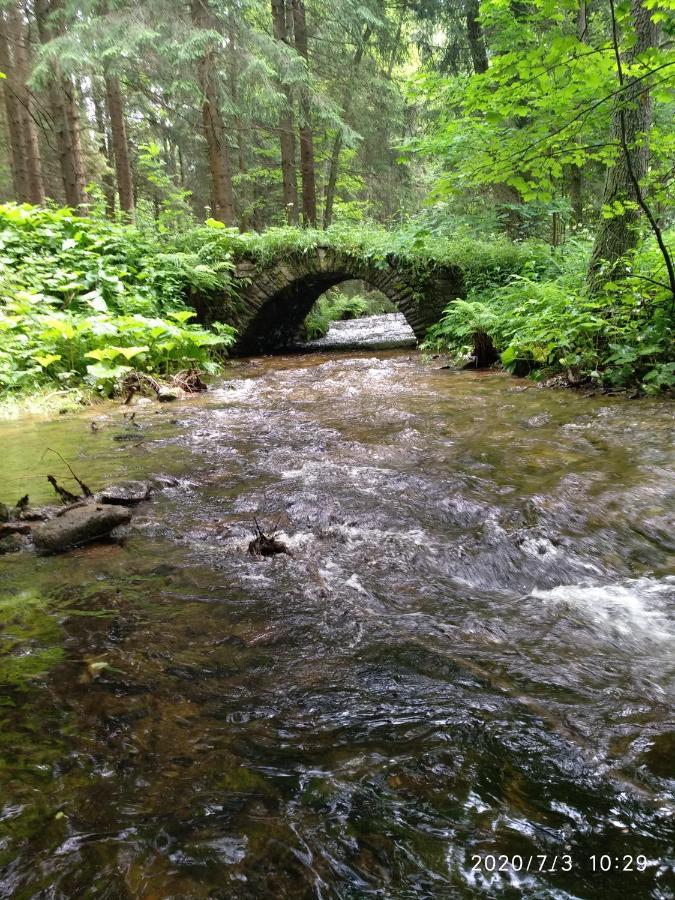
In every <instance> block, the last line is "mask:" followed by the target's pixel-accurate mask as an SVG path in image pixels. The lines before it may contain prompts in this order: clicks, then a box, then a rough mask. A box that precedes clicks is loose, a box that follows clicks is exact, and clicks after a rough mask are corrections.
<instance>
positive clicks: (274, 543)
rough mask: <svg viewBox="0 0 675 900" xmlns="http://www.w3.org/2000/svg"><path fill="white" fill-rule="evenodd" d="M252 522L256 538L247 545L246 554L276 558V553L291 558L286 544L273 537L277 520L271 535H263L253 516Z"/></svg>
mask: <svg viewBox="0 0 675 900" xmlns="http://www.w3.org/2000/svg"><path fill="white" fill-rule="evenodd" d="M279 519H281V516H280V517H279ZM253 521H254V522H255V530H256V537H255V538H254V539H253V540H252V541H251V542H250V544H249V545H248V552H249V553H250V554H251V556H276V554H278V553H285V554H286V555H287V556H293V554H292V553H291V551H290V550H289V549H288V547H287V546H286V544H284V543H283V541H279V540H277V539H276V538H275V537H274V533H275V532H276V530H277V526H278V524H279V520H277V524H276V525H275V526H274V529H273V531H272V534H270V535H267V534H265V532H264V531H263V530H262V528H261V527H260V525H259V524H258V520H257V519H256V518H255V516H254V517H253Z"/></svg>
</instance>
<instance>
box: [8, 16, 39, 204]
mask: <svg viewBox="0 0 675 900" xmlns="http://www.w3.org/2000/svg"><path fill="white" fill-rule="evenodd" d="M8 16H9V26H10V35H11V40H12V44H13V47H14V63H15V69H16V76H17V100H18V103H19V115H20V118H21V123H22V132H23V145H24V149H25V153H26V178H27V190H28V196H27V199H28V200H29V201H30V202H31V203H35V204H40V203H44V199H45V188H44V180H43V177H42V158H41V155H40V142H39V139H38V130H37V125H36V124H35V103H34V98H33V95H32V93H31V91H30V90H29V89H28V86H27V82H28V77H29V75H30V58H29V52H28V48H29V35H28V29H27V27H26V22H25V20H24V15H23V10H22V9H21V6H20V4H19V3H14V4H12V6H11V7H10V8H9V11H8Z"/></svg>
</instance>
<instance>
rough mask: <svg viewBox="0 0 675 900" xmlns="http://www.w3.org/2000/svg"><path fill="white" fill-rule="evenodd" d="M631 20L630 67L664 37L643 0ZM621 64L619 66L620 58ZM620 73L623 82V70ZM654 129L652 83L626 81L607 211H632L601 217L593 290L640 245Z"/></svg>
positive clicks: (615, 126)
mask: <svg viewBox="0 0 675 900" xmlns="http://www.w3.org/2000/svg"><path fill="white" fill-rule="evenodd" d="M631 18H632V20H633V28H634V31H635V43H634V44H633V46H632V47H631V48H630V50H628V51H627V52H626V53H625V55H624V61H625V62H626V63H628V64H630V63H631V62H632V61H633V60H634V59H635V58H636V57H637V56H639V55H640V54H642V53H645V52H646V51H647V50H649V49H650V48H651V47H656V46H657V43H658V35H659V27H658V25H656V24H655V23H654V22H653V21H652V18H651V15H650V12H649V10H648V9H647V8H646V6H645V4H644V0H631ZM617 46H618V45H617ZM617 61H618V63H619V64H620V58H618V60H617ZM618 74H619V79H620V80H622V75H621V72H620V71H619V73H618ZM651 127H652V100H651V96H650V91H649V83H648V81H647V80H645V79H642V80H641V81H636V80H635V78H632V79H631V78H629V79H626V81H625V87H624V89H623V90H622V91H621V93H620V94H619V95H618V96H617V100H616V102H615V107H614V112H613V115H612V138H613V139H614V140H616V142H617V144H618V145H619V146H620V148H621V149H620V151H619V153H618V155H617V157H616V159H615V161H614V163H613V164H612V165H611V166H610V168H609V169H608V170H607V175H606V179H605V188H604V192H603V197H602V203H603V206H608V207H611V206H612V205H613V204H614V203H620V204H627V207H626V206H624V211H623V212H622V213H621V214H620V215H613V216H612V218H609V219H602V221H601V223H600V227H599V229H598V232H597V234H596V238H595V245H594V247H593V253H592V255H591V261H590V265H589V268H588V283H589V286H590V288H591V290H598V289H599V288H600V287H601V286H602V282H603V280H608V279H610V278H611V277H614V276H616V275H617V274H619V273H620V269H621V261H622V259H623V258H624V257H625V255H626V254H627V253H628V252H629V251H630V250H632V249H634V248H635V246H636V245H637V242H638V239H639V233H638V225H639V222H640V216H641V211H640V206H639V200H640V199H641V198H640V195H639V184H640V182H642V181H643V180H644V178H645V176H646V175H647V170H648V166H649V133H650V130H651ZM622 150H623V151H624V152H621V151H622ZM636 182H637V185H636Z"/></svg>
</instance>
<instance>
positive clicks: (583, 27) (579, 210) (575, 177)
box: [567, 0, 588, 225]
mask: <svg viewBox="0 0 675 900" xmlns="http://www.w3.org/2000/svg"><path fill="white" fill-rule="evenodd" d="M587 34H588V8H587V4H586V2H585V0H581V2H580V3H579V9H578V10H577V38H578V39H579V41H581V43H583V44H585V43H586V36H587ZM583 185H584V181H583V172H582V171H581V166H575V165H572V166H570V169H569V176H568V183H567V187H568V193H569V198H570V206H571V208H572V219H573V220H574V223H575V224H576V225H583V222H584V196H583Z"/></svg>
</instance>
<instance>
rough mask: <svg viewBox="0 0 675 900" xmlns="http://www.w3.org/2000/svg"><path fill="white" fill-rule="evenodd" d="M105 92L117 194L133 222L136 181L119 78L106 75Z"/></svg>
mask: <svg viewBox="0 0 675 900" xmlns="http://www.w3.org/2000/svg"><path fill="white" fill-rule="evenodd" d="M105 92H106V100H107V104H108V114H109V116H110V132H111V136H112V149H113V155H114V157H115V173H116V175H117V193H118V195H119V198H120V209H121V210H122V212H123V213H124V214H125V215H126V217H127V218H129V219H131V220H132V221H133V219H134V215H135V203H134V180H133V175H132V172H131V157H130V154H129V141H128V138H127V123H126V119H125V116H124V101H123V100H122V91H121V89H120V83H119V79H118V78H117V76H115V75H113V74H111V73H110V72H108V73H106V76H105Z"/></svg>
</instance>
